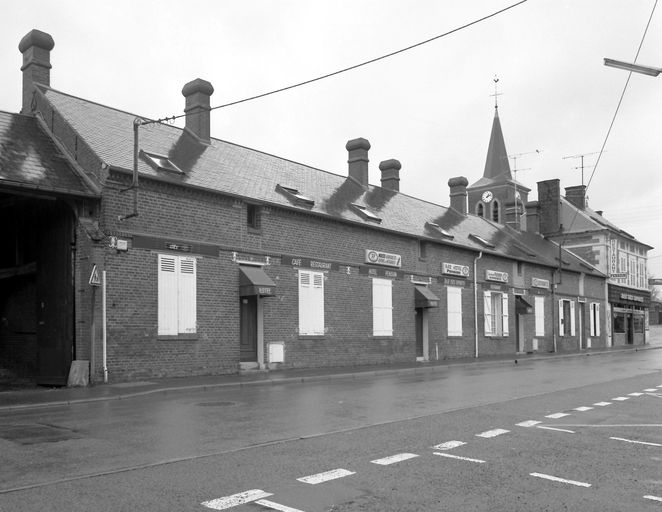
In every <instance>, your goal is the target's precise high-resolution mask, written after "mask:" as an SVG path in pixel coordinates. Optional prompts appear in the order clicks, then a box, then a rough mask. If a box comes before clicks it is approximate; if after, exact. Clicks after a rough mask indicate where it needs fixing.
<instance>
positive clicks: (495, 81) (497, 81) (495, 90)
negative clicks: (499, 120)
mask: <svg viewBox="0 0 662 512" xmlns="http://www.w3.org/2000/svg"><path fill="white" fill-rule="evenodd" d="M498 83H499V78H498V77H497V76H496V75H494V94H490V96H494V108H499V104H498V103H497V96H501V94H502V93H500V92H497V84H498Z"/></svg>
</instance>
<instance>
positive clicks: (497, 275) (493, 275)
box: [485, 270, 508, 283]
mask: <svg viewBox="0 0 662 512" xmlns="http://www.w3.org/2000/svg"><path fill="white" fill-rule="evenodd" d="M485 280H486V281H497V282H499V283H507V282H508V272H499V271H498V270H485Z"/></svg>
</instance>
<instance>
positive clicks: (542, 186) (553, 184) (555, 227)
mask: <svg viewBox="0 0 662 512" xmlns="http://www.w3.org/2000/svg"><path fill="white" fill-rule="evenodd" d="M538 206H539V208H540V209H539V212H540V213H539V222H540V227H539V229H540V234H542V235H543V236H547V235H555V234H558V233H559V232H560V231H561V187H560V181H559V180H558V179H554V180H546V181H539V182H538Z"/></svg>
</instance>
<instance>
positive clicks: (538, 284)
mask: <svg viewBox="0 0 662 512" xmlns="http://www.w3.org/2000/svg"><path fill="white" fill-rule="evenodd" d="M531 286H533V287H534V288H545V289H546V290H549V279H540V278H539V277H532V278H531Z"/></svg>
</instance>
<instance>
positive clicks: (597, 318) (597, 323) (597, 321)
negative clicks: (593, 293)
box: [595, 302, 600, 336]
mask: <svg viewBox="0 0 662 512" xmlns="http://www.w3.org/2000/svg"><path fill="white" fill-rule="evenodd" d="M595 335H596V336H600V304H599V303H597V302H596V303H595Z"/></svg>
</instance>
